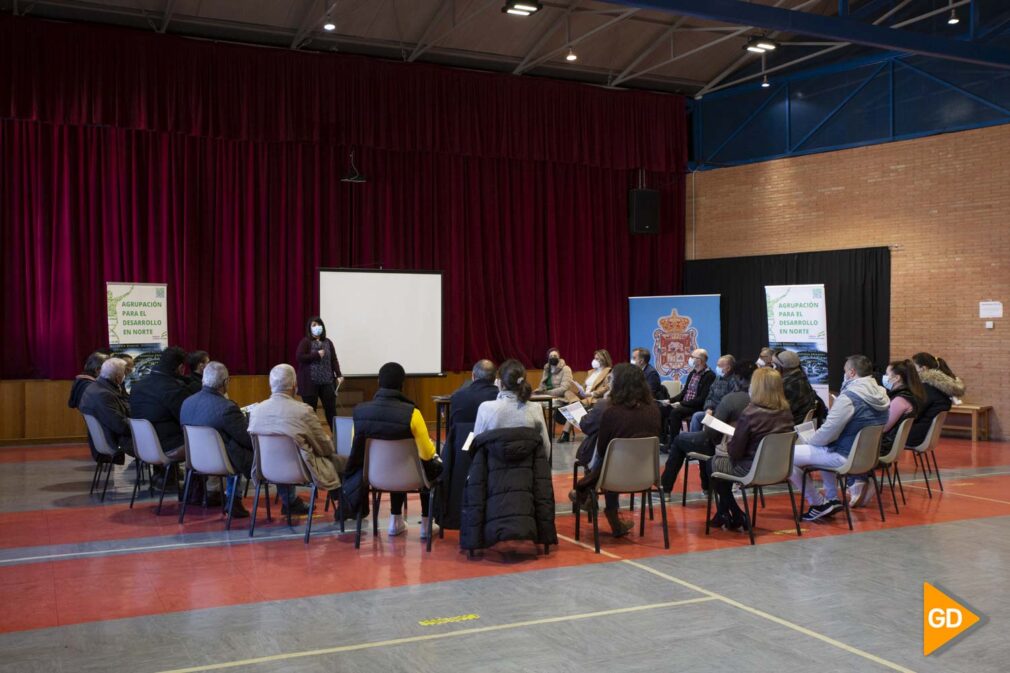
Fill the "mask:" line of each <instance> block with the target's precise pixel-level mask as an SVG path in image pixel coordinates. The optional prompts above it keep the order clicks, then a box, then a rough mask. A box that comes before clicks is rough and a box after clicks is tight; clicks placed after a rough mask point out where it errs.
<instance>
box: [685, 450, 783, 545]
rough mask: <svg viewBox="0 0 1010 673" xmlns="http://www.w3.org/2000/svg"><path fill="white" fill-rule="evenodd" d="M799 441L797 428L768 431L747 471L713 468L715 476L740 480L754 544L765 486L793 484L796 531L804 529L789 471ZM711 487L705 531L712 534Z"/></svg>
mask: <svg viewBox="0 0 1010 673" xmlns="http://www.w3.org/2000/svg"><path fill="white" fill-rule="evenodd" d="M795 444H796V433H795V432H780V433H777V434H774V435H765V436H764V437H762V438H761V442H760V443H759V444H758V447H757V451H756V452H755V453H754V462H753V463H751V466H750V471H749V472H748V473H747V474H745V475H743V476H737V475H735V474H728V473H726V472H713V473H712V476H711V478H712V479H722V480H723V481H731V482H735V483H737V484H740V495H741V496H742V498H743V512H744V517H745V518H746V525H747V532H748V533H749V534H750V543H751V544H754V526H755V524H756V523H757V508H758V492H759V491H760V490H761V488H763V487H764V486H774V485H775V484H782V483H785V485H786V486H787V487H788V488H789V504H790V505H791V506H792V508H793V523H794V524H796V535H797V536H802V535H803V531H802V530H800V517H799V512H798V510H797V509H796V498H795V495H794V494H793V485H792V484H791V483H789V475H790V473H791V472H792V471H793V446H794V445H795ZM748 488H749V489H751V495H752V497H753V500H754V506H753V510H749V509H748V505H747V489H748ZM714 490H715V489H714V488H710V489H709V491H708V505H707V509H706V512H705V535H708V534H709V521H710V520H711V518H712V492H713V491H714Z"/></svg>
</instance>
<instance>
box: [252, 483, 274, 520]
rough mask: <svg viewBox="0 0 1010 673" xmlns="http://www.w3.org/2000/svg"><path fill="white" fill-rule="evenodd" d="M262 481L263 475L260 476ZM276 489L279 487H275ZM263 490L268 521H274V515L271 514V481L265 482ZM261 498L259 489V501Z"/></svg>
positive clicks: (257, 493) (257, 498)
mask: <svg viewBox="0 0 1010 673" xmlns="http://www.w3.org/2000/svg"><path fill="white" fill-rule="evenodd" d="M260 481H262V477H261V478H260ZM258 488H259V487H257V489H258ZM274 490H275V491H276V490H277V489H274ZM263 491H264V493H263V502H264V503H265V504H266V506H267V521H273V517H272V516H270V483H269V482H263ZM259 499H260V496H259V490H257V491H256V500H257V501H259Z"/></svg>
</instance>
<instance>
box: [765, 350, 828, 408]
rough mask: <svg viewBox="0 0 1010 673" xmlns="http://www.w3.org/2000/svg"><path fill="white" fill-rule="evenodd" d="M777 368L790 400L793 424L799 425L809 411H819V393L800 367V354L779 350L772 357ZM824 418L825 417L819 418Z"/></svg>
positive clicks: (787, 397)
mask: <svg viewBox="0 0 1010 673" xmlns="http://www.w3.org/2000/svg"><path fill="white" fill-rule="evenodd" d="M772 362H773V364H774V365H775V369H777V370H778V371H779V373H780V374H782V387H783V388H784V389H785V391H786V399H787V400H789V410H790V411H791V412H792V414H793V424H794V425H799V424H800V423H802V422H803V419H804V418H806V415H807V413H808V412H810V411H813V412H815V413H816V412H817V409H818V408H819V405H818V404H817V393H815V392H814V389H813V387H811V385H810V380H809V379H807V374H806V372H804V371H803V368H802V367H800V356H799V355H797V354H796V353H794V352H792V351H779V352H778V353H776V354H775V356H774V357H773V358H772ZM819 420H823V419H819Z"/></svg>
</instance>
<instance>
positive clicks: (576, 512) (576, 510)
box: [572, 494, 592, 542]
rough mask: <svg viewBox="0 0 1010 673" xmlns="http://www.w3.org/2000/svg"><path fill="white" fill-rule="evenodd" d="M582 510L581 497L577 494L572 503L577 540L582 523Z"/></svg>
mask: <svg viewBox="0 0 1010 673" xmlns="http://www.w3.org/2000/svg"><path fill="white" fill-rule="evenodd" d="M580 510H581V508H580V507H579V498H578V494H576V498H575V502H573V503H572V514H573V515H574V516H575V541H576V542H578V541H579V523H581V521H582V512H581V511H580ZM590 518H592V515H590Z"/></svg>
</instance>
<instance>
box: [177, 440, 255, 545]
mask: <svg viewBox="0 0 1010 673" xmlns="http://www.w3.org/2000/svg"><path fill="white" fill-rule="evenodd" d="M182 436H183V438H184V439H185V442H186V486H185V488H184V489H183V492H182V507H181V508H180V509H179V523H180V524H181V523H182V522H183V519H185V518H186V504H187V503H188V502H189V487H190V483H191V482H192V481H193V475H194V474H196V475H200V476H207V477H218V478H224V479H227V480H228V488H230V489H231V496H229V498H228V502H227V503H226V505H225V510H224V511H225V513H226V514H227V515H228V521H227V523H225V526H224V528H225V530H231V514H232V509H233V508H234V506H235V494H236V493H238V483H239V479H240V478H241V475H240V474H238V473H237V472H236V471H235V468H234V467H233V466H232V464H231V459H229V458H228V449H227V448H225V445H224V440H223V439H222V438H221V433H220V432H218V431H217V430H215V429H214V428H210V427H207V426H205V425H184V426H182Z"/></svg>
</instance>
